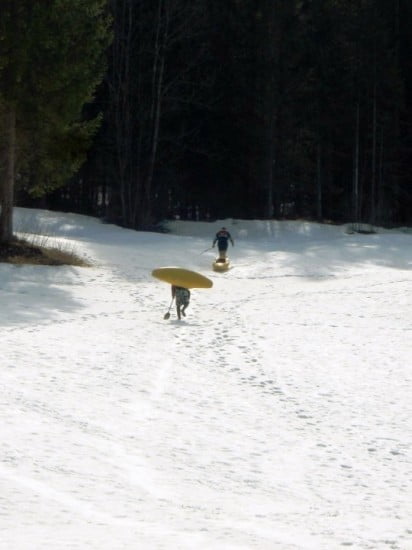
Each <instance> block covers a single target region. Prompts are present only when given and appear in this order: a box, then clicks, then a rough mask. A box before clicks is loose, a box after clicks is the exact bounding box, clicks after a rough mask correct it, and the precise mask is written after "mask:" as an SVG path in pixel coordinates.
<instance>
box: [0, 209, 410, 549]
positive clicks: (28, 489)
mask: <svg viewBox="0 0 412 550" xmlns="http://www.w3.org/2000/svg"><path fill="white" fill-rule="evenodd" d="M221 225H225V226H226V227H227V228H228V229H229V230H230V232H231V234H232V236H233V238H234V239H235V246H234V248H229V255H230V257H231V260H232V266H233V267H232V269H231V270H230V271H229V272H226V273H215V272H213V271H212V269H211V264H212V261H213V259H214V257H215V250H207V251H206V249H207V248H209V247H210V246H211V242H212V239H213V237H214V234H215V232H216V231H217V229H219V228H220V227H221ZM168 227H169V230H170V232H169V233H149V232H147V233H144V232H135V231H130V230H126V229H122V228H119V227H115V226H113V225H108V224H104V223H101V222H100V221H98V220H96V219H93V218H89V217H85V216H79V215H73V214H61V213H55V212H49V211H44V210H29V209H16V212H15V229H16V230H17V231H19V233H20V234H30V235H32V238H33V239H45V240H44V241H43V242H47V243H48V244H54V245H57V246H60V247H62V248H64V249H70V250H72V251H74V252H76V253H77V254H78V255H80V256H82V257H84V258H85V259H88V260H89V262H91V263H92V266H91V267H73V266H64V267H49V266H13V265H8V264H0V297H1V309H0V325H1V331H0V349H1V371H2V377H1V381H0V385H1V395H2V399H1V402H0V403H1V404H0V418H1V425H2V439H1V447H0V449H1V454H0V480H1V491H0V548H1V549H2V550H3V549H7V550H8V549H13V550H45V549H47V550H49V549H53V550H56V549H57V550H60V549H70V550H71V549H82V550H84V549H88V550H89V549H96V550H119V549H139V550H146V549H147V550H163V549H165V550H166V549H167V550H170V549H184V550H186V549H187V550H189V549H190V550H193V549H196V550H210V549H213V550H223V549H224V550H232V549H233V550H250V549H259V550H277V549H279V550H309V549H310V550H323V549H324V550H334V549H339V548H353V549H356V550H358V549H373V550H376V549H400V550H408V549H412V521H411V517H412V504H411V503H412V492H411V479H412V460H411V441H412V430H411V428H412V392H411V387H412V373H411V351H412V347H411V329H412V317H411V315H412V314H411V311H412V298H411V290H412V235H411V234H410V232H409V233H408V232H407V231H406V230H405V231H384V230H383V229H379V230H378V231H377V233H375V234H370V235H364V234H357V233H352V232H351V231H350V230H349V227H348V226H333V225H320V224H315V223H306V222H300V221H296V222H292V221H290V222H286V221H285V222H276V221H273V222H263V221H243V220H224V221H223V220H222V221H217V222H216V223H214V222H213V223H206V222H205V223H203V222H183V221H175V222H170V223H169V224H168ZM36 234H37V236H36ZM39 235H43V237H39ZM44 236H46V237H44ZM162 265H180V266H183V267H187V268H188V269H194V270H196V271H199V272H201V273H203V274H205V275H207V276H209V277H210V278H211V279H212V280H213V282H214V285H213V288H212V289H203V290H201V289H199V290H193V291H192V300H191V304H190V306H189V308H188V310H187V317H186V318H185V319H182V320H181V321H178V320H177V319H176V314H175V312H174V310H172V315H171V318H170V319H169V320H168V321H165V320H164V319H163V316H164V313H165V312H166V311H167V309H168V307H169V304H170V299H171V297H170V287H169V286H168V285H166V284H165V283H162V282H160V281H158V280H156V279H154V278H153V277H151V270H152V269H154V268H155V267H160V266H162Z"/></svg>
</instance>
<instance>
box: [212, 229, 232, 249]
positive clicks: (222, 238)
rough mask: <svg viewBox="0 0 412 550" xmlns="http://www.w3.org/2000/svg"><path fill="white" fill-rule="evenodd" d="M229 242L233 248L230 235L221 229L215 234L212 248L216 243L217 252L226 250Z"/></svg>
mask: <svg viewBox="0 0 412 550" xmlns="http://www.w3.org/2000/svg"><path fill="white" fill-rule="evenodd" d="M229 241H230V242H231V243H232V246H234V242H233V239H232V236H231V234H230V233H229V231H227V230H226V229H221V230H220V231H218V232H217V233H216V236H215V238H214V240H213V246H215V244H216V243H217V247H218V249H219V250H227V247H228V246H229Z"/></svg>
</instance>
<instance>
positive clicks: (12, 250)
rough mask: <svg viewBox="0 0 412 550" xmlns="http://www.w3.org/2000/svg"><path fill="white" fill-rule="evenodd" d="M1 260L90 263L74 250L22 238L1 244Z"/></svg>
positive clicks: (38, 262)
mask: <svg viewBox="0 0 412 550" xmlns="http://www.w3.org/2000/svg"><path fill="white" fill-rule="evenodd" d="M0 262H3V263H9V264H19V265H24V264H30V265H74V266H80V267H87V266H88V265H89V264H88V263H87V262H86V261H85V260H83V259H82V258H79V257H78V256H76V254H75V253H73V252H67V251H65V250H62V249H61V248H53V247H46V246H41V245H35V244H32V243H30V242H28V241H25V240H22V239H15V240H13V241H11V242H9V243H7V244H0Z"/></svg>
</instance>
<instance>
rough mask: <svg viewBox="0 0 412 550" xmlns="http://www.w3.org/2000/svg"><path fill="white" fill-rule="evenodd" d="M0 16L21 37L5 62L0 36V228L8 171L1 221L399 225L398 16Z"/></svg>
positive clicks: (248, 8)
mask: <svg viewBox="0 0 412 550" xmlns="http://www.w3.org/2000/svg"><path fill="white" fill-rule="evenodd" d="M3 4H5V5H9V7H10V8H9V11H7V10H6V11H5V10H4V9H3V15H4V14H5V13H6V16H7V15H8V16H9V18H11V19H10V20H13V19H12V18H14V20H13V21H14V25H15V26H16V25H17V26H18V28H20V30H21V32H22V33H23V35H24V36H27V35H30V34H32V35H33V36H32V37H31V39H30V41H26V42H24V41H23V44H20V45H19V46H18V47H17V46H16V45H14V47H9V48H5V44H6V45H7V25H6V24H5V23H4V22H3V23H0V24H1V27H0V33H1V34H0V47H1V50H0V86H1V87H0V117H1V120H2V128H3V130H2V132H1V134H0V147H1V153H2V155H1V162H0V178H1V179H0V204H1V207H2V216H3V212H5V204H6V203H5V202H4V196H5V194H6V195H7V193H5V191H4V190H5V188H7V185H9V187H10V183H7V182H8V181H9V182H10V173H11V170H12V171H14V173H15V178H14V195H13V204H14V205H22V206H41V207H47V208H51V209H58V210H63V211H72V212H77V213H83V214H89V215H93V216H98V217H101V218H102V219H104V220H106V221H108V222H111V223H116V224H119V225H121V226H124V227H129V228H134V229H153V228H156V227H159V226H160V225H161V222H162V220H165V219H169V218H176V217H179V218H181V219H193V220H197V219H198V220H213V219H224V218H228V217H231V218H242V219H269V218H275V219H295V218H304V219H309V220H316V221H320V222H328V223H331V222H332V223H342V222H359V223H368V224H376V225H381V226H386V227H393V226H399V225H408V224H411V223H412V213H411V212H412V185H411V175H410V170H409V166H410V165H411V160H412V158H411V157H412V148H411V147H412V35H411V32H410V29H411V27H412V3H411V2H410V0H225V1H224V2H223V1H222V0H107V1H104V0H89V1H87V2H85V1H80V0H70V1H69V0H59V1H57V0H54V1H53V0H45V1H43V2H39V1H37V2H36V1H34V0H31V1H29V0H14V1H13V0H10V1H4V2H3V1H2V6H3ZM47 4H48V12H47V13H41V12H42V8H38V12H39V13H38V15H37V19H36V17H33V14H32V13H31V12H30V10H33V5H34V6H36V5H42V6H45V5H47ZM16 5H21V6H22V8H21V12H20V13H19V12H18V10H17V8H15V7H14V8H13V6H16ZM53 6H58V8H59V9H57V8H56V9H55V10H54V9H53ZM62 6H63V8H65V9H62ZM16 10H17V11H16ZM51 12H52V14H54V17H55V21H53V22H52V23H53V24H54V25H55V27H53V28H57V29H59V32H57V31H56V32H52V30H51V28H52V27H51V26H50V22H47V18H50V17H51V15H50V13H51ZM74 12H76V13H74ZM80 17H81V18H82V22H81V23H79V18H80ZM42 18H44V20H43V19H42ZM6 19H7V17H6ZM2 20H4V17H3V16H2ZM33 21H34V23H35V24H36V25H37V27H36V32H35V33H34V32H33V33H32V31H31V27H32V25H33V24H34V23H33ZM14 28H16V27H14ZM61 29H63V31H61ZM64 29H69V30H70V32H69V31H67V33H66V31H65V30H64ZM25 33H26V34H25ZM42 33H43V34H42ZM45 35H47V38H48V40H47V41H46V42H45V40H44V37H45ZM62 35H63V37H65V39H63V38H62ZM10 40H11V41H12V40H13V39H12V38H10ZM24 48H26V50H24V51H25V52H26V53H27V49H29V51H30V55H25V56H24V55H22V49H24ZM36 51H37V58H36V57H34V59H31V57H32V56H36ZM13 56H18V57H17V59H14V57H13ZM22 57H23V58H24V57H26V58H27V59H25V60H23V61H21V59H22ZM56 58H58V60H59V62H58V63H57V62H56ZM17 60H20V61H18V63H17ZM27 61H30V62H34V63H35V65H34V69H33V70H30V71H29V72H28V73H27V75H28V79H26V78H24V76H25V74H26V72H27V70H28V69H27ZM25 63H26V65H25ZM53 63H54V65H53ZM49 64H50V67H49ZM16 66H17V67H22V70H21V73H20V74H19V75H17V76H18V77H19V78H20V80H13V82H14V84H13V85H12V86H10V72H12V73H13V71H10V70H7V68H8V67H9V69H10V67H16ZM25 71H26V72H25ZM38 72H40V73H42V74H43V82H40V83H39V82H38ZM47 75H55V76H54V77H53V78H51V77H49V78H47ZM56 75H57V77H56ZM12 76H13V78H14V76H15V75H12ZM46 81H47V82H46ZM56 81H57V82H56ZM21 82H24V83H27V86H26V85H25V86H23V88H22V89H20V88H19V86H20V83H21ZM16 83H18V84H19V86H17V84H16ZM45 90H47V93H45ZM76 90H77V92H76ZM13 94H15V95H13ZM16 94H17V96H18V99H19V102H18V105H23V107H24V108H23V109H21V110H17V113H15V114H14V115H13V116H14V117H15V120H17V122H16V124H15V126H16V131H14V132H10V131H9V130H10V124H9V122H10V116H11V114H10V109H9V108H5V106H6V107H7V106H10V105H16V101H15V96H16ZM62 113H64V114H65V115H67V116H63V114H62ZM34 114H35V116H34ZM19 124H20V126H19ZM50 127H53V128H54V131H53V132H50V131H49V130H47V128H49V129H50ZM63 128H64V129H65V130H64V131H63ZM68 128H69V129H70V131H69V132H67V129H68ZM7 136H8V137H7ZM10 136H12V141H10V139H11V138H10ZM11 143H12V144H13V143H14V144H15V145H14V146H16V150H17V152H18V154H16V155H15V159H14V160H13V167H12V168H11V167H10V162H7V157H8V155H7V151H10V148H11V147H12V146H13V145H11ZM9 157H10V155H9ZM5 159H6V160H5ZM7 174H9V177H8V176H7ZM1 225H2V224H0V231H1ZM3 231H4V227H3Z"/></svg>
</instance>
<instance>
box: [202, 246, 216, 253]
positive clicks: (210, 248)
mask: <svg viewBox="0 0 412 550" xmlns="http://www.w3.org/2000/svg"><path fill="white" fill-rule="evenodd" d="M212 248H213V246H211V247H209V248H206V250H203V252H201V253H200V254H204V253H205V252H207V251H208V250H212Z"/></svg>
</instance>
